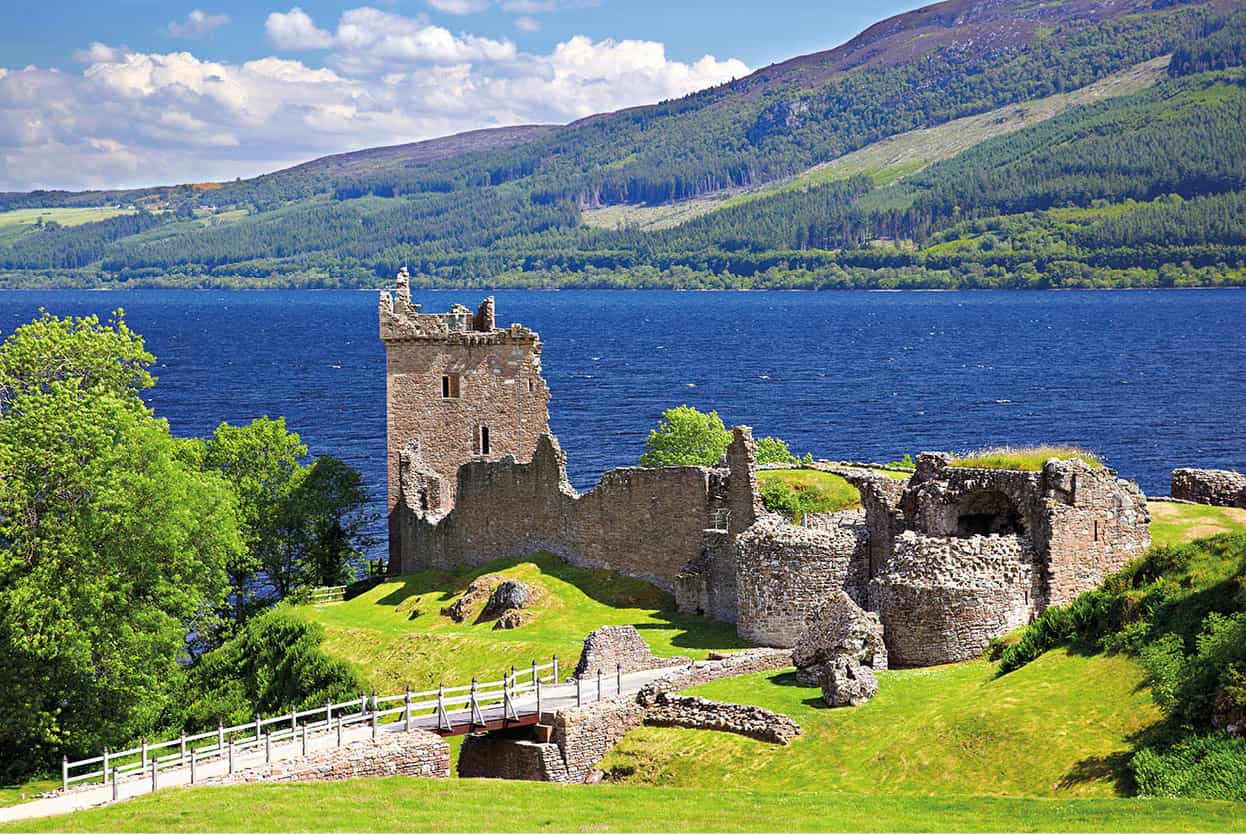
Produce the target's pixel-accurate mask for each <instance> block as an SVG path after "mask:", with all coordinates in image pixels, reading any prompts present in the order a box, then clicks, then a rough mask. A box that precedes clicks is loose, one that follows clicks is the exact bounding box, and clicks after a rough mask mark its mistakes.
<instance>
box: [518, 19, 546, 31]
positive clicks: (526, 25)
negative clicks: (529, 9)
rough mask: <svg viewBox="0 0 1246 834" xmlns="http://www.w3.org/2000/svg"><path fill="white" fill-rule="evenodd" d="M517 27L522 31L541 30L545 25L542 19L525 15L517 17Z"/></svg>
mask: <svg viewBox="0 0 1246 834" xmlns="http://www.w3.org/2000/svg"><path fill="white" fill-rule="evenodd" d="M515 28H516V29H518V30H519V31H521V32H539V31H541V29H542V28H543V27H542V24H541V21H539V20H537V19H536V18H535V17H528V16H526V15H525V16H524V17H517V18H515Z"/></svg>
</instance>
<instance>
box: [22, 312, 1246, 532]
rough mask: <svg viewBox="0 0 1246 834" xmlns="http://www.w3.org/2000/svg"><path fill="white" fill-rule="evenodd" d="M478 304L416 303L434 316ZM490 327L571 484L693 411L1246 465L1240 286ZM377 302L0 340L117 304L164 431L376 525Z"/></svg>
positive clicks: (852, 431) (605, 316)
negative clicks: (335, 489) (526, 376)
mask: <svg viewBox="0 0 1246 834" xmlns="http://www.w3.org/2000/svg"><path fill="white" fill-rule="evenodd" d="M484 294H485V293H483V292H472V291H455V292H418V293H416V298H415V300H416V301H417V302H420V303H422V304H423V305H424V307H425V309H426V310H429V311H430V312H431V311H441V310H445V309H448V307H449V305H450V304H452V303H455V302H459V303H464V304H467V305H468V306H470V307H473V308H474V307H475V306H476V304H477V303H478V302H479V299H480V297H481V296H483V295H484ZM494 295H496V297H497V311H498V321H499V323H500V324H508V323H510V322H512V321H521V322H523V323H524V324H526V325H529V326H530V327H533V328H535V329H536V330H538V331H539V332H540V333H541V337H542V339H543V341H544V342H545V350H544V354H543V355H544V368H545V374H546V378H547V379H548V381H549V384H550V388H551V389H552V391H553V402H552V403H551V419H552V423H553V428H554V431H555V432H556V433H557V435H558V437H559V439H560V440H561V442H562V445H563V448H564V449H565V450H566V451H567V455H568V466H569V470H570V475H571V479H572V481H573V482H574V483H575V485H576V486H577V487H578V488H580V489H585V488H588V487H590V486H592V484H593V483H595V482H596V480H597V478H598V476H599V475H600V474H601V473H602V472H603V471H605V470H606V469H609V468H612V467H615V466H623V465H629V464H632V463H634V462H635V460H636V458H637V457H638V456H639V455H640V452H641V451H642V448H643V445H644V440H645V436H646V434H647V433H648V430H649V429H650V428H651V427H652V426H653V425H654V424H655V422H656V420H657V418H658V415H659V414H660V413H661V412H662V411H663V410H664V409H665V408H668V407H670V406H672V405H678V404H680V403H687V404H689V405H694V406H697V407H698V408H701V409H706V410H707V409H710V408H714V409H717V410H718V412H719V413H720V414H721V415H722V416H723V419H724V420H725V421H726V422H727V423H728V425H730V424H733V423H748V424H750V425H752V426H753V427H754V430H755V432H756V433H758V434H759V435H764V434H773V435H777V436H780V437H783V438H784V439H786V440H787V441H788V442H789V443H790V444H791V447H792V449H793V450H794V451H797V452H800V453H803V452H806V451H809V452H812V453H813V454H814V455H815V456H816V457H829V458H833V459H868V460H888V459H892V458H894V457H898V456H900V455H902V454H903V453H905V452H916V451H920V450H935V449H946V450H953V451H960V450H970V449H975V448H980V447H983V446H989V445H996V444H1006V443H1010V444H1020V443H1035V442H1045V441H1055V442H1071V443H1077V444H1082V445H1085V446H1087V447H1089V448H1092V449H1095V450H1097V451H1098V452H1099V453H1101V454H1102V455H1103V456H1104V457H1105V458H1106V459H1107V461H1108V462H1109V463H1110V464H1111V465H1112V466H1114V467H1116V468H1117V469H1118V470H1120V472H1121V474H1122V475H1123V476H1125V477H1129V478H1134V479H1136V480H1137V481H1138V482H1139V483H1140V484H1141V486H1142V487H1143V489H1144V490H1146V491H1147V492H1150V493H1152V494H1166V493H1167V490H1168V476H1169V471H1170V470H1171V469H1172V468H1173V467H1174V466H1182V465H1198V466H1208V467H1221V468H1238V469H1241V468H1243V467H1246V419H1243V415H1246V292H1240V291H1232V290H1224V291H1220V290H1204V291H1153V292H1149V291H1132V292H1061V293H1020V292H946V293H922V292H899V293H867V292H824V293H795V292H748V293H682V292H661V291H644V292H619V291H588V290H585V291H564V292H532V291H499V292H496V293H494ZM376 303H377V302H376V293H375V292H357V291H340V292H335V291H325V292H318V291H307V292H301V291H279V292H278V291H273V292H264V291H255V292H223V291H222V292H216V291H179V290H133V291H112V292H86V291H33V290H32V291H10V292H4V293H0V330H3V332H4V333H5V334H7V333H8V332H10V331H11V330H12V328H13V327H15V326H16V325H18V324H20V323H22V322H24V321H28V320H30V319H31V318H33V317H34V316H35V315H37V312H38V309H39V308H40V307H46V308H47V309H48V310H49V311H51V312H53V313H56V314H58V315H71V314H72V315H83V314H86V313H98V314H101V315H106V314H107V313H108V312H109V311H110V310H112V309H114V308H116V307H124V308H125V310H126V313H127V318H128V320H129V322H130V324H131V326H132V327H134V328H135V329H136V330H138V331H139V332H141V333H142V334H143V335H144V336H145V337H146V339H147V345H148V348H149V349H150V350H151V351H152V352H153V353H155V354H156V356H157V360H158V361H157V367H156V369H155V370H156V373H157V374H158V376H159V384H158V385H157V387H156V388H155V389H154V391H152V392H151V396H150V401H151V403H152V405H153V407H154V408H155V410H156V412H157V413H158V414H159V415H160V416H163V417H166V418H167V419H168V420H169V422H170V424H171V425H172V427H173V430H174V432H175V433H177V434H181V435H204V434H208V433H210V432H211V431H212V430H213V429H214V428H215V426H216V425H217V424H218V423H219V422H221V421H223V420H228V421H231V422H239V421H246V420H250V419H251V418H253V417H255V416H258V415H261V414H270V415H273V416H277V415H284V416H285V417H286V419H287V423H288V425H289V427H290V428H291V429H293V430H295V431H298V432H299V434H300V435H302V437H303V439H304V441H305V442H306V443H307V444H308V445H309V446H310V447H311V451H312V452H313V453H316V454H334V455H338V456H339V457H341V458H343V459H344V460H346V461H347V462H349V463H351V464H353V465H355V466H357V467H359V468H360V469H361V470H363V472H364V473H365V475H366V477H367V480H368V482H369V483H370V484H371V486H372V488H373V492H374V493H375V496H376V501H377V505H378V508H379V509H383V506H384V485H385V475H384V472H385V366H384V352H383V349H382V346H381V343H380V342H379V341H378V339H377V325H376Z"/></svg>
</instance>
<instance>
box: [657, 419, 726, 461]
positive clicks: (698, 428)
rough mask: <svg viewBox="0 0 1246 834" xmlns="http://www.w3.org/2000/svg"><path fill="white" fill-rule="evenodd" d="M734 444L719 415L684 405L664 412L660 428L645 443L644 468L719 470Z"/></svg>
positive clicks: (659, 423) (659, 422) (659, 424)
mask: <svg viewBox="0 0 1246 834" xmlns="http://www.w3.org/2000/svg"><path fill="white" fill-rule="evenodd" d="M730 443H731V432H729V431H727V427H726V426H724V425H723V421H722V418H721V417H719V416H718V412H717V411H711V412H710V413H709V414H705V413H704V412H701V411H697V410H696V409H695V408H692V407H691V406H687V405H681V406H677V407H676V408H670V409H667V410H666V411H664V412H662V418H661V419H660V420H659V421H658V427H657V428H656V429H653V430H652V431H650V432H649V439H648V440H646V441H645V451H644V454H642V455H641V456H640V465H641V466H645V467H655V466H716V465H717V464H718V461H719V459H720V458H721V457H722V456H723V453H725V452H726V451H727V446H728V445H729V444H730Z"/></svg>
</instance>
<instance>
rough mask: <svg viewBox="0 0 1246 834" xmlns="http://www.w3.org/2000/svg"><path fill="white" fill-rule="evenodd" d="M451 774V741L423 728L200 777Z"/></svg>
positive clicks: (328, 778) (238, 780)
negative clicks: (228, 774)
mask: <svg viewBox="0 0 1246 834" xmlns="http://www.w3.org/2000/svg"><path fill="white" fill-rule="evenodd" d="M449 775H450V746H449V745H448V744H446V741H445V739H443V738H442V737H441V736H438V735H436V734H434V733H429V732H425V731H423V730H411V731H410V732H405V733H388V732H387V733H382V734H381V735H380V736H379V737H378V738H377V740H376V741H372V740H371V739H368V740H364V741H354V742H351V743H350V744H345V745H343V746H341V747H334V748H332V749H329V750H318V751H313V752H311V753H309V754H308V755H307V756H304V757H301V758H299V759H294V760H291V761H282V762H274V763H272V764H267V765H262V766H260V767H253V768H248V769H246V770H241V771H238V772H237V773H234V774H232V775H230V776H219V777H214V778H211V779H205V780H204V781H203V784H205V785H206V784H242V783H247V782H333V781H337V780H339V779H354V778H357V777H361V776H424V777H436V778H443V779H444V778H447V777H449Z"/></svg>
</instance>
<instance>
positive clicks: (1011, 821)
mask: <svg viewBox="0 0 1246 834" xmlns="http://www.w3.org/2000/svg"><path fill="white" fill-rule="evenodd" d="M1242 825H1243V818H1242V808H1241V806H1240V804H1237V803H1231V802H1191V801H1182V800H1136V799H1082V800H1059V801H1056V800H1049V799H1019V798H1010V799H1006V798H990V797H958V796H949V797H918V796H888V797H868V796H853V795H847V794H827V793H822V792H819V791H811V790H802V791H799V792H783V793H775V792H773V791H764V790H722V791H717V792H715V793H714V794H713V795H712V797H707V796H706V794H704V793H702V792H700V791H688V790H679V789H674V788H660V787H626V786H614V785H594V786H583V785H551V784H543V783H530V782H501V781H493V780H471V781H462V782H460V781H458V780H452V781H441V780H433V779H408V778H403V777H390V778H386V779H355V780H351V781H349V782H336V783H327V784H302V785H245V786H240V787H229V788H195V789H187V788H175V789H172V790H167V791H161V792H160V793H159V794H157V795H155V796H152V797H144V798H142V799H137V800H134V801H132V802H126V803H124V804H122V805H117V806H113V807H111V808H101V809H97V810H92V811H86V812H83V813H79V814H74V815H72V816H70V817H67V818H54V819H48V820H35V821H32V822H22V823H17V824H14V825H8V826H0V831H655V830H656V831H776V830H783V831H1234V830H1240V829H1241V827H1242Z"/></svg>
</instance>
